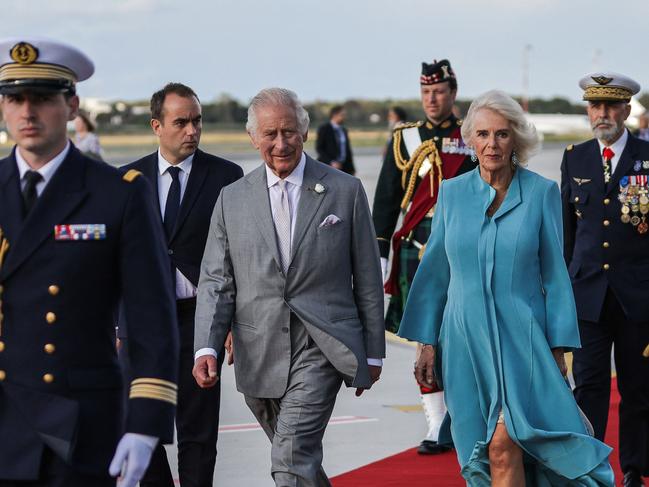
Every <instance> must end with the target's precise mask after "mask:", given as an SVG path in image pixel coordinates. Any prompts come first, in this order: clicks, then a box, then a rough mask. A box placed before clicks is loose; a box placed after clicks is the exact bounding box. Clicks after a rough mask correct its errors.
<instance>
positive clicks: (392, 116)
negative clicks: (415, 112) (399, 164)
mask: <svg viewBox="0 0 649 487" xmlns="http://www.w3.org/2000/svg"><path fill="white" fill-rule="evenodd" d="M387 120H388V131H389V132H390V137H389V138H388V140H387V142H386V144H385V145H384V146H383V154H382V155H381V158H382V160H383V159H385V156H386V155H387V153H388V151H389V150H390V149H392V133H393V132H394V130H395V129H397V128H398V127H400V126H401V125H402V124H405V123H407V122H408V113H407V112H406V111H405V110H404V109H403V108H401V107H399V106H393V107H390V109H389V110H388V115H387Z"/></svg>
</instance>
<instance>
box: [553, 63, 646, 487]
mask: <svg viewBox="0 0 649 487" xmlns="http://www.w3.org/2000/svg"><path fill="white" fill-rule="evenodd" d="M580 86H581V88H582V89H584V100H586V101H588V108H587V111H588V117H589V119H590V123H591V126H592V129H593V133H594V135H595V138H594V139H592V140H589V141H588V142H584V143H583V144H579V145H576V146H569V147H568V148H567V149H566V151H565V153H564V156H563V162H562V164H561V193H562V200H563V213H564V214H563V217H564V234H565V236H564V242H565V257H566V262H567V264H568V266H569V268H568V270H569V273H570V277H571V279H572V283H573V289H574V293H575V300H576V303H577V313H578V317H579V331H580V335H581V341H582V348H581V349H579V350H575V352H574V363H573V372H574V376H575V385H576V387H575V397H576V399H577V402H578V403H579V406H580V407H581V408H582V409H583V411H584V412H585V413H586V416H587V417H588V418H589V419H590V421H591V422H592V424H593V428H594V430H595V436H596V437H597V438H598V439H600V440H603V439H604V433H605V431H606V423H607V419H608V410H609V398H610V387H611V347H612V345H615V347H614V350H615V369H616V372H617V384H618V389H619V391H620V395H621V397H622V401H621V402H620V464H621V467H622V471H623V472H624V486H628V487H630V486H633V487H635V486H639V485H644V484H643V483H642V479H641V476H642V475H645V476H646V475H648V474H649V360H647V359H646V358H643V356H642V352H643V349H644V347H645V346H646V345H647V343H648V342H649V299H648V297H649V278H648V276H649V233H648V231H649V222H648V221H647V215H648V214H649V185H648V184H647V179H648V178H649V143H647V142H645V141H642V140H640V139H638V138H636V137H634V136H633V135H631V134H630V133H629V131H628V130H627V129H626V128H625V127H624V121H625V120H626V119H627V117H628V116H629V113H630V111H631V107H630V105H629V101H630V99H631V96H632V95H634V94H636V93H637V92H638V91H640V86H639V85H638V83H636V82H635V81H633V80H631V79H629V78H627V77H625V76H621V75H617V74H613V73H593V74H591V75H588V76H586V77H584V78H583V79H582V80H581V81H580Z"/></svg>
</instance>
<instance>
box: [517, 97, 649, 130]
mask: <svg viewBox="0 0 649 487" xmlns="http://www.w3.org/2000/svg"><path fill="white" fill-rule="evenodd" d="M630 104H631V115H630V116H629V118H628V119H627V121H626V125H627V126H628V127H630V128H636V127H637V126H638V119H639V117H640V116H641V115H643V114H644V113H645V112H646V111H647V110H646V108H645V107H644V106H642V104H641V103H640V102H639V101H638V100H636V99H635V98H631V103H630ZM584 111H585V110H584ZM526 117H527V120H528V121H529V122H531V123H533V124H534V126H535V127H536V130H537V131H538V132H539V133H540V134H541V135H580V134H584V135H590V133H591V129H590V123H589V121H588V117H587V116H586V115H564V114H560V113H527V114H526Z"/></svg>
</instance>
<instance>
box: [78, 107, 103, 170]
mask: <svg viewBox="0 0 649 487" xmlns="http://www.w3.org/2000/svg"><path fill="white" fill-rule="evenodd" d="M95 128H96V127H95V124H94V123H93V122H92V120H90V118H89V117H88V115H86V114H85V113H81V112H79V115H77V116H76V118H75V119H74V132H75V135H74V143H75V145H76V146H77V149H79V150H80V151H81V152H82V153H83V154H85V155H86V156H88V157H92V158H93V159H97V160H99V161H103V160H104V151H103V150H102V148H101V144H100V143H99V137H97V134H96V133H95Z"/></svg>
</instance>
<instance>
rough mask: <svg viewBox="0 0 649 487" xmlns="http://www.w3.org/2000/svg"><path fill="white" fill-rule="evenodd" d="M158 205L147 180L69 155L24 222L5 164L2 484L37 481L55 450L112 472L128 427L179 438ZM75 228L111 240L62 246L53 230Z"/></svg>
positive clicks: (12, 174)
mask: <svg viewBox="0 0 649 487" xmlns="http://www.w3.org/2000/svg"><path fill="white" fill-rule="evenodd" d="M151 201H152V197H151V189H150V187H149V185H148V183H147V182H146V181H145V180H144V178H142V177H138V174H137V173H135V172H132V173H130V174H127V175H123V174H121V173H120V172H119V171H118V170H117V169H115V168H112V167H110V166H108V165H107V164H105V163H103V162H97V161H94V160H92V159H90V158H88V157H86V156H84V155H82V154H81V153H80V152H79V151H78V150H77V149H76V148H75V147H74V146H71V147H70V150H69V152H68V154H67V156H66V158H65V160H64V161H63V162H62V164H61V166H60V167H59V168H58V169H57V171H56V172H55V173H54V175H53V176H52V179H51V180H50V181H49V183H48V184H47V186H46V187H45V189H44V191H43V193H42V194H41V195H40V197H39V198H38V200H37V201H36V204H35V205H34V207H33V208H32V210H31V212H30V213H29V215H28V216H27V217H26V219H24V220H23V216H22V196H21V190H20V182H19V173H18V168H17V166H16V160H15V149H14V152H13V153H12V154H11V155H10V156H9V157H7V158H6V159H3V160H0V228H2V231H3V238H5V239H6V242H8V244H9V251H8V252H7V253H6V255H5V258H4V262H3V263H2V266H1V268H0V285H1V286H2V295H1V301H2V314H3V317H2V331H1V336H0V371H1V372H0V379H2V380H1V381H0V479H20V480H30V479H31V480H33V479H37V478H38V475H39V467H40V464H41V458H42V455H43V451H44V449H45V448H48V449H49V450H51V451H53V452H54V454H56V455H57V456H59V457H61V458H62V459H63V460H64V461H65V462H66V463H68V464H69V465H70V466H71V467H72V468H74V469H76V470H79V471H81V472H85V473H88V474H100V475H105V474H106V471H107V469H108V465H109V463H110V459H111V457H112V455H113V454H114V452H115V448H116V446H117V442H118V440H119V438H120V436H121V434H122V433H123V427H124V424H126V431H128V432H133V433H140V434H145V435H151V436H155V437H158V438H160V440H161V441H163V442H170V441H171V440H172V439H173V417H174V406H175V394H176V393H175V389H176V386H175V382H176V374H177V372H176V371H177V356H178V351H177V326H176V312H175V302H174V299H173V296H172V293H171V289H172V283H171V279H170V274H169V264H168V259H167V255H166V254H167V253H166V246H165V244H164V238H163V230H162V227H161V225H160V223H159V222H160V218H159V217H158V216H157V214H156V213H158V212H157V210H156V213H154V208H153V205H152V204H151ZM67 224H79V225H88V224H98V225H105V233H104V234H103V235H102V232H101V231H99V232H98V233H97V234H94V233H92V232H91V233H90V234H88V235H87V237H89V238H88V239H83V238H82V239H79V240H74V239H69V240H61V239H60V237H59V238H57V236H56V234H55V226H56V225H67ZM67 234H68V235H70V232H68V233H67ZM77 234H78V235H83V230H78V233H77ZM120 298H121V299H122V300H123V302H124V303H125V309H126V315H127V317H128V320H129V323H131V329H130V332H131V334H130V343H131V347H130V350H131V363H132V364H133V370H134V376H135V378H136V379H135V380H134V381H133V383H132V384H131V388H130V396H131V399H130V400H129V404H128V414H127V416H126V418H124V417H123V416H124V411H123V409H124V408H123V392H122V388H123V387H124V384H123V383H122V378H121V372H120V367H119V365H118V362H117V354H116V351H115V330H114V326H115V323H114V313H115V311H116V307H117V304H118V301H119V300H120Z"/></svg>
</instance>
